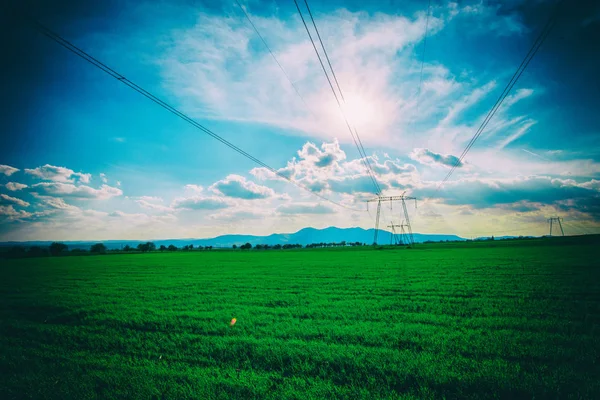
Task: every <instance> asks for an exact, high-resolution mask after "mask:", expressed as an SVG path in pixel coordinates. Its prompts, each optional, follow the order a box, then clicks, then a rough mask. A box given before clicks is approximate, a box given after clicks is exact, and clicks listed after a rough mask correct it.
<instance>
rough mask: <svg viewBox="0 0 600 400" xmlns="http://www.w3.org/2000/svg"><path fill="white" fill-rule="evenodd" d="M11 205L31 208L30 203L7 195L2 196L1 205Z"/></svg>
mask: <svg viewBox="0 0 600 400" xmlns="http://www.w3.org/2000/svg"><path fill="white" fill-rule="evenodd" d="M11 203H12V204H16V205H19V206H21V207H29V203H28V202H26V201H24V200H21V199H17V198H16V197H11V196H8V195H5V194H0V204H3V205H7V204H11Z"/></svg>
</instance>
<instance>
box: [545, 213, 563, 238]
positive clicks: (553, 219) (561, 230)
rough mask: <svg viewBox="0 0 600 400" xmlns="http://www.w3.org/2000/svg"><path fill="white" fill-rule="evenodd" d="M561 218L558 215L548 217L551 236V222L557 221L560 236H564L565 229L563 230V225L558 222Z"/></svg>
mask: <svg viewBox="0 0 600 400" xmlns="http://www.w3.org/2000/svg"><path fill="white" fill-rule="evenodd" d="M561 219H562V218H560V217H552V218H548V223H549V224H550V236H552V223H553V222H555V221H556V222H558V226H559V227H560V233H561V235H562V236H565V231H563V227H562V224H561V222H560V220H561Z"/></svg>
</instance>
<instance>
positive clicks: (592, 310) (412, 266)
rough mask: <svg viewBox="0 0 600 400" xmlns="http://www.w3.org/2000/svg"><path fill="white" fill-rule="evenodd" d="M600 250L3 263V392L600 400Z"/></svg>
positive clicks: (237, 254)
mask: <svg viewBox="0 0 600 400" xmlns="http://www.w3.org/2000/svg"><path fill="white" fill-rule="evenodd" d="M599 249H600V240H598V238H597V237H596V238H588V239H586V241H585V242H584V240H583V239H581V238H564V239H563V238H556V239H536V240H526V241H504V242H499V241H495V242H485V243H463V244H459V243H444V244H427V245H417V246H416V248H414V249H398V248H397V249H383V250H376V249H373V248H371V247H369V248H361V247H357V248H339V249H316V250H305V249H301V250H286V251H254V250H252V251H211V252H208V251H205V252H177V253H165V254H161V253H152V254H119V255H105V256H72V257H54V258H30V259H19V260H1V261H0V262H1V263H2V265H1V266H0V296H1V298H2V302H1V303H0V372H1V374H0V398H2V399H13V398H14V399H21V398H35V399H109V398H128V399H161V398H165V399H166V398H168V399H342V398H349V399H429V398H431V399H442V398H446V399H491V398H502V399H520V398H523V399H533V398H535V399H545V398H548V399H554V398H559V399H579V398H584V399H598V398H600V379H599V377H600V362H599V361H598V360H599V359H600V261H599V258H598V257H599V256H600V251H599ZM232 318H236V319H237V323H236V324H235V325H234V326H230V325H229V323H230V321H231V319H232Z"/></svg>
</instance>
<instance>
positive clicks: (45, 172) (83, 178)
mask: <svg viewBox="0 0 600 400" xmlns="http://www.w3.org/2000/svg"><path fill="white" fill-rule="evenodd" d="M25 173H26V174H29V175H31V176H35V177H36V178H39V179H42V180H47V181H54V182H64V183H67V182H70V183H72V182H73V181H74V179H75V178H77V179H78V180H79V181H80V182H81V183H89V182H90V179H91V178H92V174H84V173H81V172H75V171H73V170H72V169H69V168H65V167H56V166H54V165H50V164H46V165H44V166H41V167H37V168H33V169H28V168H26V169H25Z"/></svg>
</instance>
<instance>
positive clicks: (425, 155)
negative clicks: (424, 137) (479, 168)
mask: <svg viewBox="0 0 600 400" xmlns="http://www.w3.org/2000/svg"><path fill="white" fill-rule="evenodd" d="M410 158H412V159H413V160H415V161H418V162H420V163H421V164H425V165H443V166H444V167H448V168H452V167H454V166H455V165H456V167H457V168H460V167H462V166H463V165H464V163H463V162H462V161H460V160H459V158H458V157H456V156H453V155H451V154H446V155H443V154H439V153H435V152H433V151H431V150H429V149H414V150H413V151H412V153H410Z"/></svg>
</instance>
